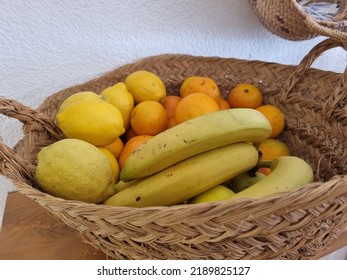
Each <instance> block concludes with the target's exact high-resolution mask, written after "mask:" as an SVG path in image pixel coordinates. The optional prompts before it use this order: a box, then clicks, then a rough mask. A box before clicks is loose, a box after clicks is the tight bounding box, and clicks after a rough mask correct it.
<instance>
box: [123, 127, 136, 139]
mask: <svg viewBox="0 0 347 280" xmlns="http://www.w3.org/2000/svg"><path fill="white" fill-rule="evenodd" d="M136 135H137V134H136V133H135V131H134V130H133V129H132V128H131V127H129V128H128V129H127V131H126V132H125V133H124V135H123V140H124V142H128V141H129V140H130V139H131V138H133V137H134V136H136Z"/></svg>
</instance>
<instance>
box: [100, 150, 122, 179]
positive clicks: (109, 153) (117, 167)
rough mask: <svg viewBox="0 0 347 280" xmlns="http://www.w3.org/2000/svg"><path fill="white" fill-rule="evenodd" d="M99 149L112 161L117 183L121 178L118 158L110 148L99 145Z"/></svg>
mask: <svg viewBox="0 0 347 280" xmlns="http://www.w3.org/2000/svg"><path fill="white" fill-rule="evenodd" d="M98 149H99V150H100V151H101V152H102V153H103V154H104V155H105V156H106V157H107V158H108V160H109V161H110V164H111V166H112V171H113V175H114V180H115V182H116V183H117V182H118V180H119V172H120V169H119V164H118V161H117V159H116V158H115V157H114V155H113V154H112V153H111V152H110V151H109V150H107V149H106V148H102V147H99V148H98Z"/></svg>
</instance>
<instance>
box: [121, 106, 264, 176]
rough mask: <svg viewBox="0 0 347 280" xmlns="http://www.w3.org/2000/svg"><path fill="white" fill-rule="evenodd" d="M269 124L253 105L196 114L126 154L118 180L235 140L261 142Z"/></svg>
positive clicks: (167, 165) (164, 166) (163, 166)
mask: <svg viewBox="0 0 347 280" xmlns="http://www.w3.org/2000/svg"><path fill="white" fill-rule="evenodd" d="M270 134H271V124H270V123H269V121H268V120H267V119H266V118H265V117H264V115H263V114H262V113H260V112H258V111H257V110H254V109H245V108H237V109H236V108H235V109H228V110H223V111H218V112H214V113H210V114H206V115H203V116H200V117H196V118H194V119H191V120H189V121H186V122H184V123H181V124H179V125H176V126H174V127H172V128H170V129H167V130H165V131H163V132H162V133H159V134H157V135H155V136H154V137H153V138H152V139H150V140H148V141H147V142H146V143H144V144H143V145H141V146H140V147H139V148H138V149H136V151H134V152H133V153H132V154H130V155H129V157H128V159H127V160H126V162H125V165H124V167H123V168H122V170H121V173H120V179H121V180H122V181H125V182H126V181H130V180H132V179H135V178H141V177H146V176H149V175H152V174H154V173H156V172H158V171H160V170H163V169H165V168H167V167H169V166H171V165H173V164H175V163H177V162H180V161H182V160H184V159H186V158H189V157H191V156H194V155H197V154H199V153H202V152H205V151H208V150H211V149H214V148H217V147H221V146H224V145H228V144H231V143H236V142H252V143H256V142H261V141H263V140H265V139H266V138H267V137H268V136H269V135H270Z"/></svg>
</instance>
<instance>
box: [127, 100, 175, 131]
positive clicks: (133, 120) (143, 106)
mask: <svg viewBox="0 0 347 280" xmlns="http://www.w3.org/2000/svg"><path fill="white" fill-rule="evenodd" d="M168 122H169V119H168V117H167V113H166V110H165V108H164V106H163V105H161V104H160V103H159V102H157V101H153V100H147V101H142V102H141V103H139V104H137V105H136V106H135V107H134V109H133V110H132V112H131V116H130V125H131V127H132V129H133V130H134V132H135V133H136V134H137V135H156V134H158V133H160V132H162V131H164V130H165V129H167V127H168Z"/></svg>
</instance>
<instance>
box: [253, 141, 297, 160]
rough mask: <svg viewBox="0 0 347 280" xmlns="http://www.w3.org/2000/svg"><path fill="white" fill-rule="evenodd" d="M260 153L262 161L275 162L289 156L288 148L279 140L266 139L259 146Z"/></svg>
mask: <svg viewBox="0 0 347 280" xmlns="http://www.w3.org/2000/svg"><path fill="white" fill-rule="evenodd" d="M257 148H258V151H259V152H260V157H259V159H260V160H274V159H276V158H278V157H280V156H289V155H290V152H289V148H288V146H287V145H286V144H285V143H284V142H282V141H280V140H277V139H266V140H264V141H262V142H260V143H259V144H257Z"/></svg>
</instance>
